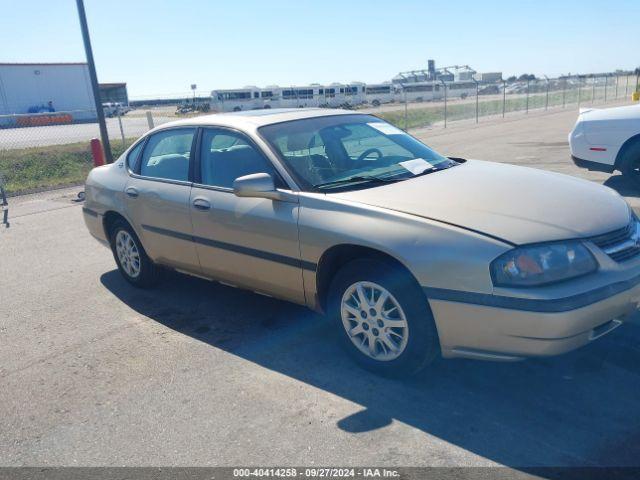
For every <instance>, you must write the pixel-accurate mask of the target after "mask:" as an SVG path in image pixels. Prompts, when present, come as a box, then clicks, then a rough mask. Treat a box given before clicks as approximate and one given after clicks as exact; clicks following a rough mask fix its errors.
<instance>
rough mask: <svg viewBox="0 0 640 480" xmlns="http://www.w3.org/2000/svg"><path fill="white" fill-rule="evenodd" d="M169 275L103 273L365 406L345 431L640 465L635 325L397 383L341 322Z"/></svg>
mask: <svg viewBox="0 0 640 480" xmlns="http://www.w3.org/2000/svg"><path fill="white" fill-rule="evenodd" d="M168 275H169V277H170V278H169V279H168V280H167V281H165V282H163V283H162V284H161V285H160V286H159V287H158V289H156V290H151V291H142V290H138V289H135V288H133V287H131V286H129V285H128V284H127V283H126V282H125V281H124V279H122V277H121V276H120V274H119V273H118V272H117V270H114V271H111V272H108V273H105V274H103V275H102V277H101V282H102V284H103V285H104V287H105V288H107V289H108V290H109V291H110V292H111V293H112V294H113V295H115V296H116V297H117V298H118V299H120V300H121V301H122V302H124V303H125V304H127V305H128V306H129V307H131V308H133V309H134V310H135V311H137V312H139V313H140V314H142V315H144V316H146V317H148V318H149V319H150V320H151V321H155V322H159V323H161V324H164V325H166V326H167V327H169V328H171V329H173V330H175V331H177V332H180V333H182V334H184V335H189V336H191V337H193V338H196V339H198V340H200V341H202V342H205V343H207V344H209V345H211V346H212V347H213V348H219V349H222V350H225V351H227V352H230V353H232V354H234V355H237V356H239V357H241V358H243V359H246V360H249V361H251V362H253V363H255V364H256V365H259V366H260V367H263V368H266V369H269V370H273V371H276V372H279V373H281V374H284V375H287V376H289V377H291V378H293V379H295V380H298V381H300V382H304V383H306V384H309V385H312V386H314V387H316V388H320V389H323V390H325V391H327V392H330V393H332V394H334V395H338V396H340V397H343V398H345V399H347V400H349V401H351V402H355V403H357V404H359V405H361V406H362V409H361V410H360V411H359V412H357V413H355V414H353V415H350V416H348V417H346V418H342V419H340V420H339V421H337V424H336V426H337V428H339V429H341V430H343V431H345V432H350V433H353V434H360V433H363V432H370V431H373V430H376V429H381V428H383V427H385V426H387V425H389V424H390V423H391V422H393V421H399V422H403V423H405V424H407V425H410V426H412V427H415V428H417V429H419V430H421V431H422V432H424V433H425V434H428V435H432V436H435V437H437V438H439V439H441V440H444V441H446V442H448V443H450V444H453V445H455V446H457V447H460V448H462V449H464V450H467V451H469V452H473V453H474V454H477V455H480V456H482V457H484V458H487V459H489V460H491V461H493V462H497V463H499V464H503V465H506V466H511V467H514V468H518V469H520V470H523V471H527V470H528V469H531V467H538V466H640V413H639V412H638V406H639V405H640V403H639V401H638V394H639V393H640V348H639V346H640V326H639V325H638V323H637V322H633V321H632V322H629V323H627V324H625V325H624V326H623V327H621V328H619V329H618V330H617V331H615V332H613V333H611V334H610V335H608V336H607V337H604V338H602V339H601V340H599V341H598V342H594V343H593V344H592V345H590V346H587V347H585V348H583V349H580V350H578V351H576V352H573V353H571V354H567V355H564V356H560V357H554V358H549V359H533V360H528V361H525V362H519V363H491V362H480V361H469V360H449V361H445V360H440V361H437V362H436V363H435V364H434V365H433V366H431V367H429V368H428V369H427V370H425V371H424V372H422V373H421V374H420V375H418V376H417V377H414V378H411V379H408V380H401V381H400V380H391V379H386V378H381V377H378V376H375V375H373V374H370V373H368V372H366V371H364V370H361V369H360V368H359V367H357V366H356V365H354V363H353V362H352V361H351V360H350V359H349V358H348V356H347V355H346V354H345V353H343V351H342V350H341V349H340V348H339V347H338V346H337V343H338V342H337V341H336V335H337V330H334V327H333V325H331V324H330V323H329V322H328V321H327V320H326V319H325V318H324V317H322V316H320V315H317V314H315V313H313V312H311V311H309V310H307V309H305V308H303V307H299V306H295V305H292V304H289V303H286V302H282V301H279V300H275V299H272V298H268V297H264V296H260V295H257V294H254V293H250V292H246V291H242V290H238V289H234V288H230V287H226V286H223V285H220V284H217V283H213V282H207V281H204V280H200V279H195V278H191V277H188V276H185V275H181V274H177V273H168ZM414 453H416V452H414ZM424 455H425V456H427V455H429V453H428V452H424ZM543 476H547V477H549V478H551V477H554V475H553V473H547V474H544V475H543Z"/></svg>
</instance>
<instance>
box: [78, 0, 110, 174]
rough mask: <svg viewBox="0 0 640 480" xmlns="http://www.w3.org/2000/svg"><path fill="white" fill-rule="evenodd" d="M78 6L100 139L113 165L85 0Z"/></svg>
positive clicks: (105, 153)
mask: <svg viewBox="0 0 640 480" xmlns="http://www.w3.org/2000/svg"><path fill="white" fill-rule="evenodd" d="M76 4H77V5H78V17H79V18H80V29H81V30H82V39H83V40H84V51H85V54H86V56H87V66H88V67H89V78H90V79H91V89H92V90H93V101H94V103H95V107H96V115H97V117H98V125H99V126H100V138H101V139H102V148H103V149H104V157H105V159H106V161H107V163H113V155H112V154H111V145H110V144H109V133H108V132H107V124H106V122H105V120H104V111H103V110H102V101H101V100H100V88H99V87H98V76H97V75H96V65H95V63H94V61H93V51H92V50H91V39H90V38H89V27H87V16H86V15H85V13H84V3H83V0H76Z"/></svg>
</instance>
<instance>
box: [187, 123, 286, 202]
mask: <svg viewBox="0 0 640 480" xmlns="http://www.w3.org/2000/svg"><path fill="white" fill-rule="evenodd" d="M199 130H200V132H199V135H198V144H197V145H196V151H195V158H194V161H193V177H191V179H192V182H193V183H192V184H193V186H194V187H198V188H204V189H206V190H215V191H218V192H225V193H233V188H229V187H222V186H219V185H207V184H206V183H202V167H201V162H200V157H201V151H202V137H203V136H204V131H205V130H224V131H227V132H230V133H234V134H237V135H238V136H240V137H241V138H244V140H245V141H246V142H247V144H249V145H250V146H251V147H253V148H254V149H255V150H256V152H258V153H259V154H260V155H261V156H262V157H263V158H264V160H265V161H266V162H267V164H269V165H271V168H272V169H273V172H274V173H275V175H276V178H274V184H276V185H277V184H278V180H280V182H281V183H282V184H283V185H285V186H286V188H284V190H289V191H293V189H292V188H291V185H290V184H289V182H287V180H286V179H285V178H284V177H283V176H282V174H281V173H280V172H279V171H278V168H277V167H276V165H275V164H274V162H273V161H272V160H271V159H270V158H269V156H268V155H267V154H266V152H265V151H264V149H263V148H261V147H260V146H259V145H258V144H257V143H256V142H255V141H254V140H253V139H252V138H251V136H250V135H249V134H247V133H246V132H244V131H242V130H239V129H237V128H233V127H228V126H224V125H203V126H201V127H200V128H199ZM285 171H286V169H285ZM265 173H266V172H265ZM287 173H288V172H287ZM276 189H278V187H276ZM280 190H283V188H280Z"/></svg>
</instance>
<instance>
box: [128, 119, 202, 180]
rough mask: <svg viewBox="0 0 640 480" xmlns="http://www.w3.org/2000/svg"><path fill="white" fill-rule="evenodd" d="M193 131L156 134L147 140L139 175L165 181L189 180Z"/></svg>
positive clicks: (183, 130)
mask: <svg viewBox="0 0 640 480" xmlns="http://www.w3.org/2000/svg"><path fill="white" fill-rule="evenodd" d="M194 135H195V129H192V128H184V129H183V128H181V129H173V130H166V131H163V132H158V133H156V134H154V135H152V136H151V138H149V141H148V142H147V146H146V147H145V149H144V152H143V153H142V160H141V165H140V175H143V176H145V177H154V178H164V179H167V180H182V181H187V180H188V179H189V156H190V155H191V145H192V143H193V136H194Z"/></svg>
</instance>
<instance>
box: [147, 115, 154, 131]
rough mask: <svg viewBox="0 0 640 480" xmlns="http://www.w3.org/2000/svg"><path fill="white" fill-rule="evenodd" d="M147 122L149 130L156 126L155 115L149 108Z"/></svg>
mask: <svg viewBox="0 0 640 480" xmlns="http://www.w3.org/2000/svg"><path fill="white" fill-rule="evenodd" d="M147 124H149V130H152V129H153V127H154V125H153V115H151V112H150V111H149V110H147Z"/></svg>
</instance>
